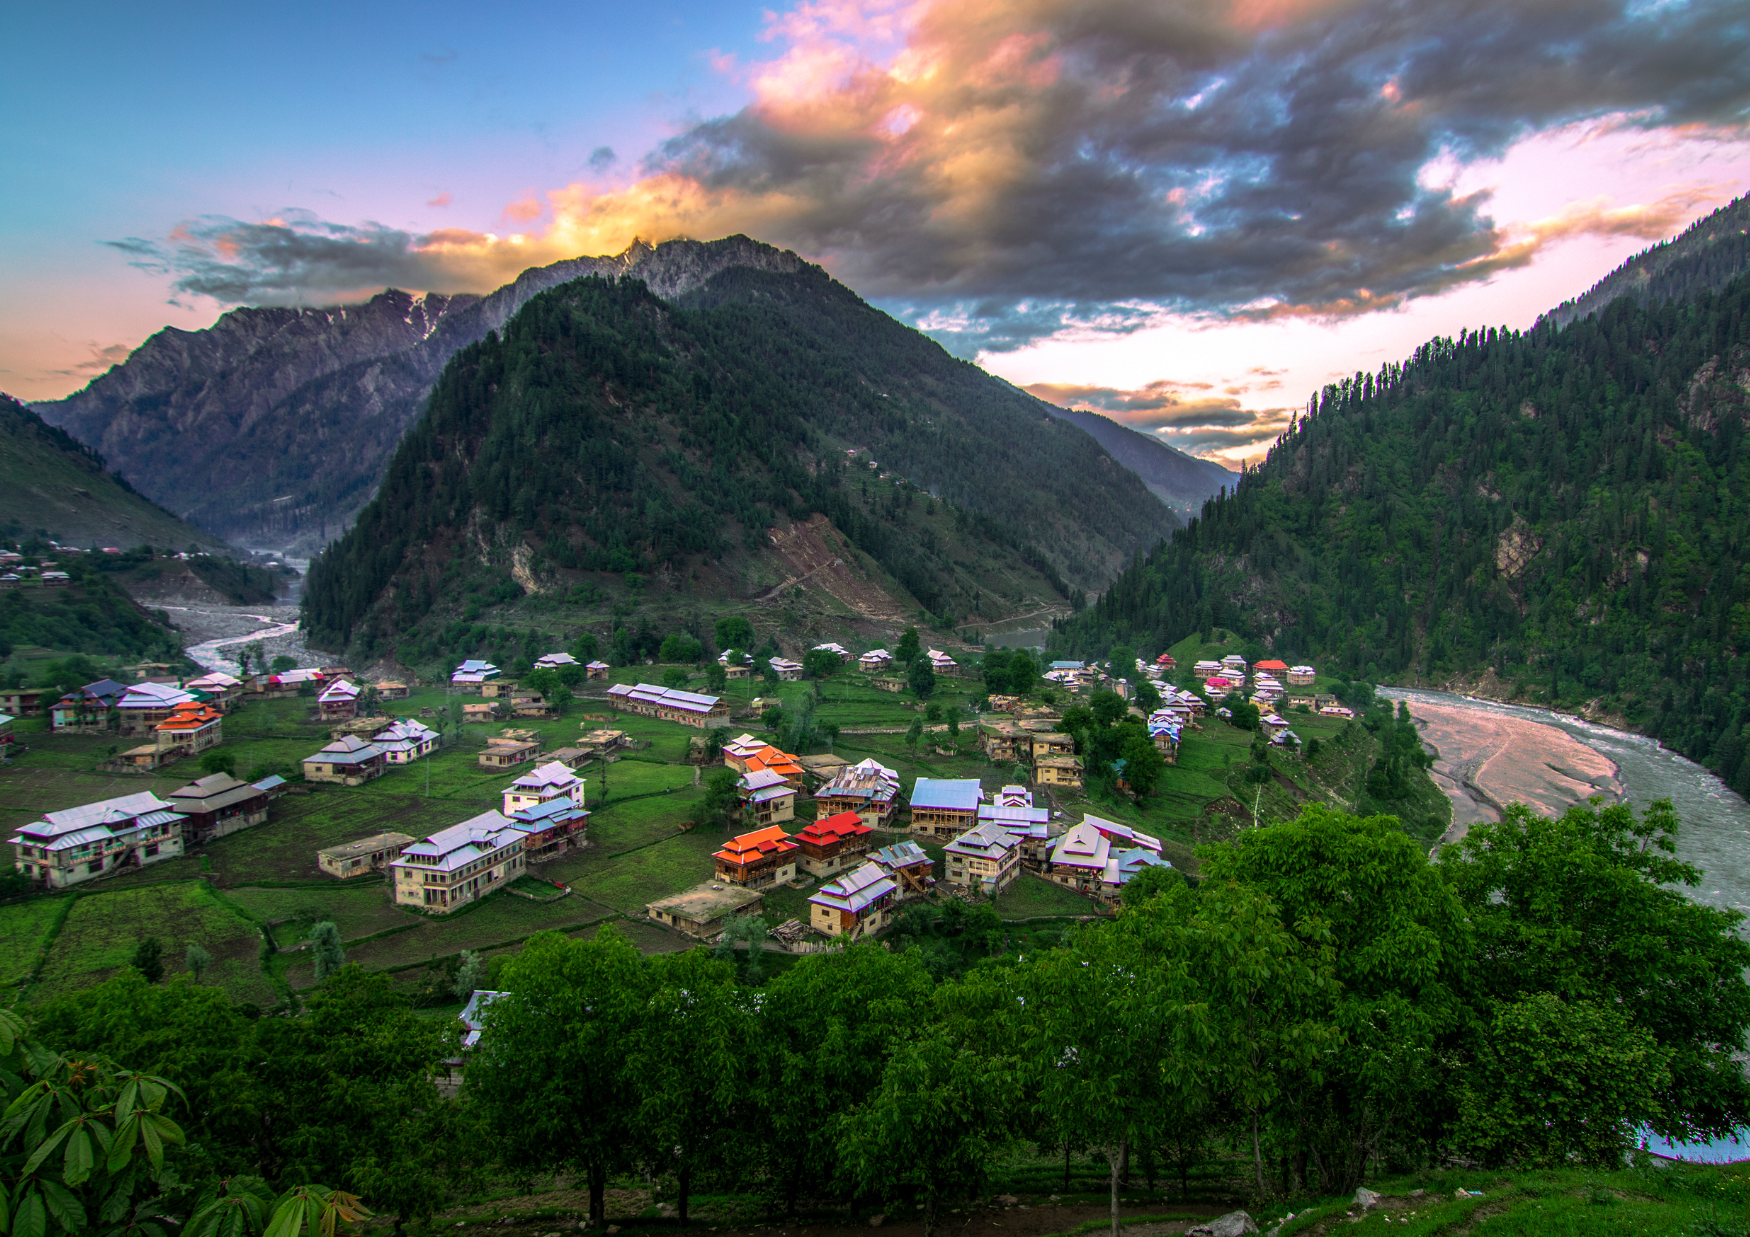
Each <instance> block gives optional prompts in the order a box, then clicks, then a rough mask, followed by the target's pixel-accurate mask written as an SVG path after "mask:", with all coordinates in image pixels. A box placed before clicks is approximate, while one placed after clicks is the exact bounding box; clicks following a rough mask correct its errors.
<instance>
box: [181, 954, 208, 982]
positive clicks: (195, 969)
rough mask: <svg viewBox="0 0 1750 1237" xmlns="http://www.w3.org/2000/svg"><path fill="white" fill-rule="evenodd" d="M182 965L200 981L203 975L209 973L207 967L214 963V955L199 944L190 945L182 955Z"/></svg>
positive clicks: (196, 980)
mask: <svg viewBox="0 0 1750 1237" xmlns="http://www.w3.org/2000/svg"><path fill="white" fill-rule="evenodd" d="M182 965H183V967H184V969H186V970H187V971H188V973H189V974H190V975H192V976H194V980H195V982H196V983H199V982H200V980H201V976H203V975H205V974H206V973H207V968H208V967H210V966H212V965H213V955H212V954H210V953H208V952H207V951H206V950H204V949H202V948H201V947H200V946H199V945H190V946H189V947H188V949H187V950H186V951H185V952H184V953H183V955H182Z"/></svg>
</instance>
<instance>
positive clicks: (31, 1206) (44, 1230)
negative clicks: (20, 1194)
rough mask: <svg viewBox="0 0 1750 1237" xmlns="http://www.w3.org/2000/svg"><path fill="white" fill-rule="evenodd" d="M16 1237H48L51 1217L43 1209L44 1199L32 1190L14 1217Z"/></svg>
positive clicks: (13, 1229)
mask: <svg viewBox="0 0 1750 1237" xmlns="http://www.w3.org/2000/svg"><path fill="white" fill-rule="evenodd" d="M12 1231H13V1234H14V1237H48V1231H49V1216H48V1212H47V1211H46V1210H45V1209H44V1208H43V1197H42V1195H41V1194H39V1193H37V1192H36V1191H35V1190H32V1191H31V1192H30V1193H28V1194H26V1195H25V1196H24V1201H23V1202H21V1203H20V1204H19V1206H18V1211H17V1213H16V1214H15V1215H14V1216H13V1217H12Z"/></svg>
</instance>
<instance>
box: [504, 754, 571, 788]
mask: <svg viewBox="0 0 1750 1237" xmlns="http://www.w3.org/2000/svg"><path fill="white" fill-rule="evenodd" d="M582 781H583V779H582V778H580V777H578V776H577V774H575V773H573V772H572V771H571V770H570V769H567V768H566V767H565V766H564V765H562V764H560V763H559V762H558V761H557V760H551V761H548V762H547V763H546V764H544V765H536V766H535V767H534V768H533V769H530V770H529V771H528V772H527V773H525V774H523V775H522V776H521V777H519V778H517V780H516V781H514V782H512V783H511V784H510V787H511V789H512V790H536V791H539V790H547V789H550V788H553V787H558V788H561V789H564V788H568V787H571V786H576V785H578V784H580V783H581V782H582Z"/></svg>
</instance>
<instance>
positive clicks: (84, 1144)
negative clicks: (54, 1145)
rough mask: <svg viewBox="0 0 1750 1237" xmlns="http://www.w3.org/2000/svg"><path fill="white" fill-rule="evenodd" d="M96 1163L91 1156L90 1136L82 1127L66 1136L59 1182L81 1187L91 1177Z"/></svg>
mask: <svg viewBox="0 0 1750 1237" xmlns="http://www.w3.org/2000/svg"><path fill="white" fill-rule="evenodd" d="M95 1164H96V1161H95V1159H94V1157H93V1156H92V1154H91V1135H89V1134H87V1133H86V1132H85V1130H84V1128H83V1127H81V1128H79V1129H76V1130H74V1131H73V1132H72V1133H71V1134H69V1135H67V1155H66V1158H65V1160H64V1161H63V1162H62V1165H61V1180H63V1181H65V1182H66V1183H67V1184H68V1185H81V1184H83V1183H84V1182H85V1180H86V1178H88V1177H90V1176H91V1170H92V1168H93V1167H95Z"/></svg>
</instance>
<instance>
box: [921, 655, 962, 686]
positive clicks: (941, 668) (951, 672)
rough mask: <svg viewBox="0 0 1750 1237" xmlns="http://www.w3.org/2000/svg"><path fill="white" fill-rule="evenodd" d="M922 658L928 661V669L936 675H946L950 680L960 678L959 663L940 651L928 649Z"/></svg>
mask: <svg viewBox="0 0 1750 1237" xmlns="http://www.w3.org/2000/svg"><path fill="white" fill-rule="evenodd" d="M924 656H926V657H928V658H929V659H930V669H931V670H933V671H935V672H936V673H937V674H938V675H946V676H947V677H948V678H951V679H953V678H959V677H960V663H959V662H957V661H955V660H954V659H953V658H952V657H950V656H948V654H946V653H944V652H943V651H942V650H941V649H930V650H929V651H927V652H926V653H925V654H924Z"/></svg>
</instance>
